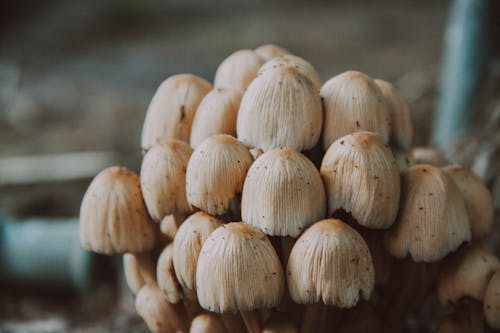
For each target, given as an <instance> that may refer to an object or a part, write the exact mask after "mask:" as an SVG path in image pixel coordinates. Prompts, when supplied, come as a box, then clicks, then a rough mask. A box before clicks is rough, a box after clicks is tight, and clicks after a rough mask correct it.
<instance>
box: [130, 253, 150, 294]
mask: <svg viewBox="0 0 500 333" xmlns="http://www.w3.org/2000/svg"><path fill="white" fill-rule="evenodd" d="M145 257H146V258H145ZM123 273H124V275H125V281H126V282H127V285H128V287H129V288H130V290H131V291H132V293H133V294H134V295H135V294H137V293H138V292H139V290H140V289H141V288H142V286H144V285H145V284H146V283H152V282H155V281H156V277H155V273H154V262H153V261H152V259H151V256H150V254H149V253H145V254H140V255H134V254H132V253H125V254H124V255H123Z"/></svg>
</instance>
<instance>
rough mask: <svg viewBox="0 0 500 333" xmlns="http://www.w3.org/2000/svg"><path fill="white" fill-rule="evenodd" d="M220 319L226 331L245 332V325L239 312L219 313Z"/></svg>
mask: <svg viewBox="0 0 500 333" xmlns="http://www.w3.org/2000/svg"><path fill="white" fill-rule="evenodd" d="M220 319H221V320H222V322H223V323H224V326H225V327H226V329H227V331H228V332H231V333H233V332H234V333H245V325H244V323H243V320H241V316H240V315H239V314H232V313H221V314H220Z"/></svg>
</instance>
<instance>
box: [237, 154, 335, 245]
mask: <svg viewBox="0 0 500 333" xmlns="http://www.w3.org/2000/svg"><path fill="white" fill-rule="evenodd" d="M325 210H326V199H325V191H324V187H323V183H322V181H321V177H320V175H319V172H318V170H317V169H316V168H315V167H314V164H312V162H311V161H310V160H309V159H308V158H307V157H305V156H304V155H302V154H301V153H298V152H296V151H294V150H291V149H288V148H275V149H273V150H270V151H268V152H266V153H264V154H263V155H262V156H260V157H259V158H258V159H257V160H256V161H255V163H254V164H253V165H252V166H251V167H250V169H249V170H248V173H247V176H246V179H245V184H244V186H243V193H242V198H241V214H242V219H243V221H244V222H246V223H250V224H252V225H254V226H256V227H258V228H259V229H261V230H262V231H263V232H264V233H265V234H267V235H271V236H291V237H297V236H298V235H299V234H300V233H301V232H302V230H304V229H305V228H306V227H307V226H309V225H310V224H312V223H313V222H315V221H318V220H320V219H322V218H324V217H325Z"/></svg>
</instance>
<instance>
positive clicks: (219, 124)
mask: <svg viewBox="0 0 500 333" xmlns="http://www.w3.org/2000/svg"><path fill="white" fill-rule="evenodd" d="M242 96H243V94H242V93H241V92H240V91H239V90H236V89H228V88H215V89H214V90H212V91H211V92H209V93H208V94H207V95H206V96H205V97H204V98H203V100H202V101H201V103H200V106H198V110H197V111H196V115H195V116H194V120H193V127H192V128H191V139H190V141H189V143H190V144H191V146H192V147H193V148H196V147H198V145H199V144H200V143H201V142H202V141H203V140H205V139H206V138H208V137H210V136H212V135H215V134H229V135H232V136H236V118H237V116H238V109H239V107H240V102H241V97H242Z"/></svg>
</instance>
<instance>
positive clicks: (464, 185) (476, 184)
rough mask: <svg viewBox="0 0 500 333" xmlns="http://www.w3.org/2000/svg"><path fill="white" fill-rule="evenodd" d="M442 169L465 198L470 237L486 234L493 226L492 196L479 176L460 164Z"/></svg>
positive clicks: (479, 236)
mask: <svg viewBox="0 0 500 333" xmlns="http://www.w3.org/2000/svg"><path fill="white" fill-rule="evenodd" d="M443 170H444V171H445V172H446V173H447V174H448V175H449V176H450V177H451V178H452V179H453V180H454V181H455V184H457V186H458V189H459V190H460V193H462V196H463V198H464V200H465V205H466V207H467V212H468V213H469V221H470V223H471V227H472V237H473V238H481V237H484V236H486V235H488V234H489V233H490V231H491V228H492V227H493V213H494V208H493V198H492V196H491V193H490V191H489V190H488V188H487V187H486V186H485V185H484V184H483V182H482V181H481V178H479V176H478V175H476V174H475V173H474V172H472V170H470V169H467V168H465V167H462V166H460V165H449V166H446V167H444V168H443Z"/></svg>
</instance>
